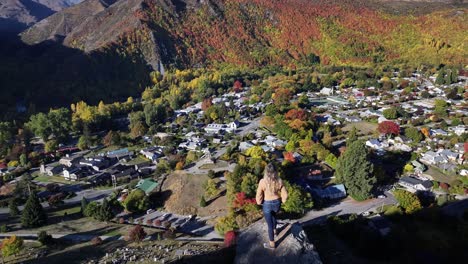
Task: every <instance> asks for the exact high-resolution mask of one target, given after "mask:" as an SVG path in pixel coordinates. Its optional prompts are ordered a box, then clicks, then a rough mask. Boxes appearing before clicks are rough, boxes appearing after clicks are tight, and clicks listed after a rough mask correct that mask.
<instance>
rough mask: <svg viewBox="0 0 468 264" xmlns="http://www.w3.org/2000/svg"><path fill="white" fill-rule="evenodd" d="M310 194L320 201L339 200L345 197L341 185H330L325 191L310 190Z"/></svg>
mask: <svg viewBox="0 0 468 264" xmlns="http://www.w3.org/2000/svg"><path fill="white" fill-rule="evenodd" d="M312 193H313V194H314V195H316V196H317V197H319V198H321V199H340V198H344V197H346V195H347V194H346V189H345V186H344V185H343V184H336V185H331V186H328V187H326V188H325V189H312Z"/></svg>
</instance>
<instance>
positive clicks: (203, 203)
mask: <svg viewBox="0 0 468 264" xmlns="http://www.w3.org/2000/svg"><path fill="white" fill-rule="evenodd" d="M205 206H206V200H205V196H203V195H202V197H201V198H200V207H205Z"/></svg>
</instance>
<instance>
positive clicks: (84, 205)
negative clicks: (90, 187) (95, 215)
mask: <svg viewBox="0 0 468 264" xmlns="http://www.w3.org/2000/svg"><path fill="white" fill-rule="evenodd" d="M86 206H88V200H86V198H85V197H83V198H81V214H83V215H84V212H85V210H86Z"/></svg>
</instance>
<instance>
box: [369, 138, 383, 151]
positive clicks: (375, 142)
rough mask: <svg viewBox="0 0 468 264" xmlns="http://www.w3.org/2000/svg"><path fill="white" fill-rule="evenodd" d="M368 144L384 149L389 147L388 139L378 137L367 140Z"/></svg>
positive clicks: (371, 146)
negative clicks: (382, 139)
mask: <svg viewBox="0 0 468 264" xmlns="http://www.w3.org/2000/svg"><path fill="white" fill-rule="evenodd" d="M366 146H368V147H370V148H372V149H377V150H383V149H384V148H388V143H387V142H386V141H382V142H381V141H379V140H378V139H369V140H367V141H366Z"/></svg>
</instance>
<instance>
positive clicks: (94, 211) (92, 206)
mask: <svg viewBox="0 0 468 264" xmlns="http://www.w3.org/2000/svg"><path fill="white" fill-rule="evenodd" d="M100 207H101V206H100V205H99V204H98V203H97V202H95V201H92V202H90V203H88V204H87V205H86V208H85V210H84V215H85V216H87V217H93V218H97V216H98V214H99V212H100Z"/></svg>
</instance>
